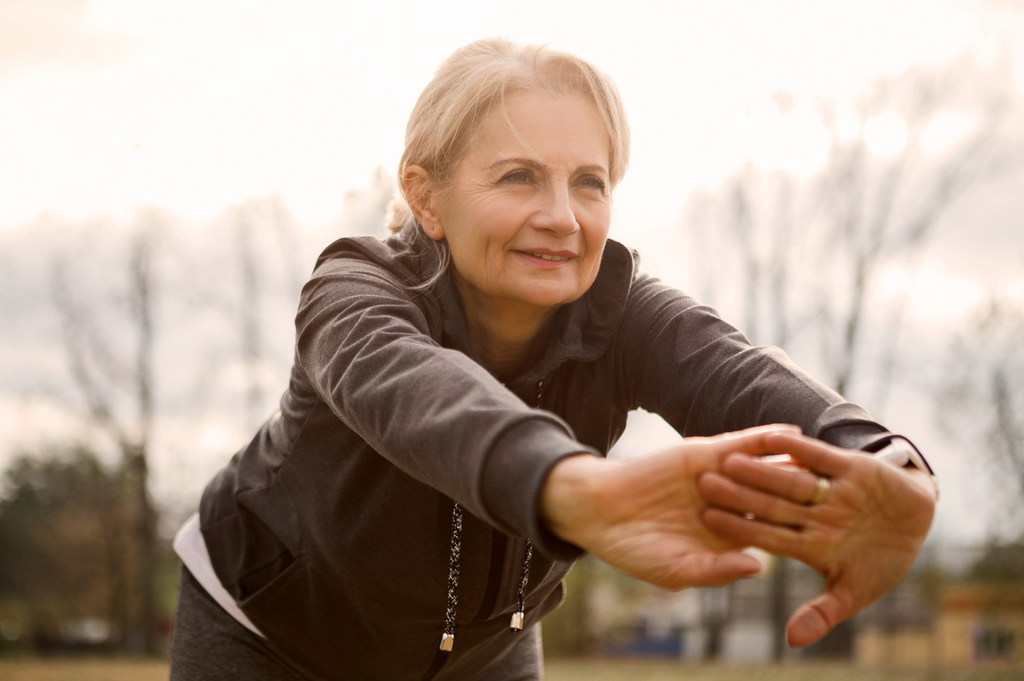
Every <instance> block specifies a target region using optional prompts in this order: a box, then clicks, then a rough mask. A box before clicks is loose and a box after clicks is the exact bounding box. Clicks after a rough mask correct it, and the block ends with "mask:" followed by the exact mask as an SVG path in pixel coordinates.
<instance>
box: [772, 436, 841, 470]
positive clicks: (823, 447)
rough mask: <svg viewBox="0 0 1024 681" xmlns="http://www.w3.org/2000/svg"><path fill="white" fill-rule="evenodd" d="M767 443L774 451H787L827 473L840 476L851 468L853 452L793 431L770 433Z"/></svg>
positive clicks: (805, 463) (802, 461) (797, 459)
mask: <svg viewBox="0 0 1024 681" xmlns="http://www.w3.org/2000/svg"><path fill="white" fill-rule="evenodd" d="M765 440H766V444H767V445H768V447H769V449H770V450H771V451H773V452H785V453H787V454H789V455H790V456H792V457H793V458H794V459H795V460H796V461H798V462H799V463H801V464H803V465H804V466H806V467H807V468H810V469H811V470H813V471H815V472H817V473H820V474H822V475H827V476H829V477H830V478H835V477H839V476H840V475H842V474H843V473H845V472H846V471H847V470H849V468H850V459H851V457H852V456H853V455H852V454H849V453H847V452H846V451H844V450H842V449H839V448H837V447H833V446H832V445H830V444H827V443H825V442H822V441H821V440H815V439H813V438H809V437H804V436H802V435H793V434H791V433H781V432H777V433H769V434H768V435H766V436H765Z"/></svg>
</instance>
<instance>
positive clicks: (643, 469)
mask: <svg viewBox="0 0 1024 681" xmlns="http://www.w3.org/2000/svg"><path fill="white" fill-rule="evenodd" d="M787 432H788V433H797V432H799V429H798V428H796V427H795V426H785V425H778V426H763V427H759V428H752V429H749V430H744V431H740V432H737V433H728V434H725V435H719V436H716V437H711V438H688V439H687V440H686V441H685V442H683V444H681V445H679V446H677V447H673V448H671V449H668V450H665V451H662V452H659V453H657V454H652V455H650V456H646V457H642V458H639V459H633V460H631V461H627V462H618V461H609V460H607V459H601V458H598V457H595V456H590V455H580V456H573V457H569V458H567V459H563V460H562V461H560V462H559V463H558V464H556V465H555V467H554V468H553V469H552V470H551V473H550V475H549V476H548V479H547V481H546V482H545V485H544V487H543V489H542V490H541V495H540V513H541V517H542V518H543V519H544V521H545V522H546V524H547V526H548V527H549V528H550V529H551V531H552V532H554V533H555V534H556V535H558V536H559V537H561V538H562V539H565V540H566V541H569V542H572V543H573V544H576V545H577V546H579V547H581V548H583V549H585V550H587V551H589V552H590V553H592V554H594V555H595V556H597V557H598V558H600V559H601V560H603V561H604V562H606V563H608V564H609V565H611V566H612V567H615V568H616V569H618V570H620V571H622V572H624V573H626V574H629V575H632V576H634V577H637V578H639V579H642V580H645V581H647V582H650V583H652V584H655V585H657V586H660V587H662V588H665V589H683V588H686V587H691V586H719V585H722V584H729V583H732V582H734V581H735V580H737V579H739V578H741V577H751V576H753V575H756V574H758V573H759V572H760V571H761V564H760V563H759V562H758V561H757V559H756V558H754V557H752V556H748V555H745V554H743V553H740V552H739V551H738V550H737V549H739V548H741V547H742V546H744V545H745V543H744V542H736V541H732V540H726V539H722V538H721V537H719V536H716V535H715V534H714V533H712V532H710V531H709V530H708V529H707V528H706V527H704V525H703V524H702V523H701V521H700V516H699V512H700V510H701V508H703V507H704V506H705V502H704V500H703V499H701V497H700V494H699V493H698V492H697V478H698V476H699V475H700V474H701V473H704V472H707V471H712V470H716V469H718V468H719V467H720V466H721V465H722V462H724V461H725V460H726V458H727V457H729V456H730V455H732V454H735V453H741V454H746V455H750V456H753V455H757V454H763V453H765V452H766V451H769V446H768V444H767V442H768V441H767V438H769V437H770V436H772V435H773V434H780V433H787Z"/></svg>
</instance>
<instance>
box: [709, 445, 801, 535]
mask: <svg viewBox="0 0 1024 681" xmlns="http://www.w3.org/2000/svg"><path fill="white" fill-rule="evenodd" d="M737 459H738V460H740V461H742V462H744V463H753V462H751V461H750V460H749V459H745V458H743V457H731V458H730V459H729V460H728V461H727V462H726V463H727V464H729V463H731V462H733V461H735V460H737ZM757 465H758V466H760V467H761V468H767V466H764V464H757ZM812 480H813V476H812ZM737 482H739V483H741V484H737ZM743 484H750V483H747V482H745V481H744V480H738V481H737V480H736V478H735V476H733V479H729V478H726V477H723V476H721V475H718V474H716V473H705V474H704V475H702V476H700V478H698V479H697V490H698V491H699V492H700V495H701V497H703V498H704V501H706V502H708V503H709V504H711V505H712V506H717V507H718V508H722V509H726V510H729V511H734V512H736V513H739V514H740V515H747V514H750V515H753V516H755V517H756V518H758V519H760V520H767V521H769V522H772V523H776V524H780V525H790V526H800V525H803V522H804V518H805V515H806V511H807V509H806V507H804V506H801V505H799V504H797V503H794V502H791V501H788V500H786V499H783V498H781V495H780V494H779V493H778V492H776V491H774V490H771V489H769V490H768V492H767V493H766V492H762V491H759V490H757V489H751V487H753V486H754V485H751V487H745V486H743ZM813 484H814V483H813V482H811V485H812V486H813Z"/></svg>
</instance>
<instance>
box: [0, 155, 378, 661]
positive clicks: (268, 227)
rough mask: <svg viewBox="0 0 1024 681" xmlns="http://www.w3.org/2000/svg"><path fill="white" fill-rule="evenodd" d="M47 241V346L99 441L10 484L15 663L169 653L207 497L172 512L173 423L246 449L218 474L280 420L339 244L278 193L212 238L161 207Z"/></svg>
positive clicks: (4, 642)
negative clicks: (305, 294)
mask: <svg viewBox="0 0 1024 681" xmlns="http://www.w3.org/2000/svg"><path fill="white" fill-rule="evenodd" d="M391 192H392V185H391V184H390V179H389V178H387V177H386V176H385V175H384V173H383V171H382V170H378V171H377V173H376V174H375V175H374V177H373V178H372V181H371V186H370V188H369V189H368V190H367V191H356V192H349V193H348V194H346V196H345V197H344V201H343V203H342V214H341V217H340V218H339V219H338V220H337V221H336V222H334V223H333V224H331V225H328V226H327V231H328V234H329V235H330V238H338V237H340V236H345V235H346V234H353V233H366V231H367V228H368V226H369V223H370V222H371V221H373V222H375V223H376V224H377V225H378V227H379V228H382V227H383V216H384V211H385V207H386V202H387V200H388V199H389V198H390V195H391ZM35 228H36V230H37V233H36V234H35V235H31V236H30V237H29V239H30V240H29V241H28V242H27V244H25V245H24V246H22V249H20V250H23V249H24V248H29V249H32V250H35V249H36V248H38V244H39V243H42V244H44V258H45V259H46V260H47V262H48V265H49V268H48V269H49V271H48V275H47V277H46V284H47V286H46V288H48V289H49V303H50V306H49V312H50V314H52V315H53V316H54V318H55V320H56V322H57V323H56V328H57V329H58V330H59V334H60V336H59V338H54V339H48V340H46V341H43V340H42V339H39V342H49V343H54V344H57V345H59V346H60V348H61V350H62V353H61V354H63V356H64V359H65V361H66V366H67V373H66V374H65V379H64V381H63V382H62V384H61V386H60V387H59V388H51V389H50V391H49V392H50V394H51V396H53V397H55V398H56V399H57V401H58V402H59V403H60V404H61V406H62V409H63V410H64V411H65V412H66V418H67V420H69V421H72V420H76V421H78V423H79V424H80V427H79V431H80V434H79V438H80V442H81V443H84V444H81V443H76V442H74V441H72V442H71V443H61V442H49V443H45V442H44V444H40V445H39V447H38V448H36V449H31V450H26V451H22V452H20V453H19V454H18V455H17V456H16V457H15V458H14V460H13V463H11V464H10V465H9V467H8V468H7V470H6V471H5V473H4V476H3V483H2V485H0V652H2V651H3V650H4V649H5V648H13V649H19V650H31V651H35V652H41V653H46V652H55V651H61V650H74V649H86V648H88V649H91V650H110V651H120V652H129V653H137V654H138V653H140V654H153V653H159V652H161V651H163V650H165V648H166V645H167V642H168V636H167V635H168V633H169V631H170V629H169V627H170V621H171V617H172V615H173V608H174V595H175V593H176V587H177V578H178V575H177V568H178V561H177V558H176V557H175V556H174V554H173V551H172V550H171V547H170V535H171V534H172V533H173V531H174V529H175V528H176V527H177V525H178V524H180V521H181V520H182V519H183V515H187V514H188V513H190V512H191V511H193V510H195V507H196V505H197V504H198V498H192V497H191V496H190V497H189V498H187V499H171V500H166V499H165V500H160V501H163V504H162V505H161V503H160V502H159V501H158V500H157V499H156V498H155V497H154V493H153V487H154V480H153V457H154V451H155V449H157V448H160V449H162V450H163V451H164V452H167V450H168V448H169V446H170V447H173V445H168V441H167V439H166V432H167V429H168V424H171V423H175V422H178V423H181V422H184V423H198V422H202V421H204V420H207V419H208V418H212V420H214V421H217V422H222V421H224V420H225V419H227V420H228V421H230V422H233V423H234V424H236V426H237V427H236V428H235V429H234V431H236V432H237V433H238V434H239V436H238V440H237V441H235V440H230V443H229V444H226V445H225V449H224V451H223V452H221V453H220V455H219V456H218V457H217V458H215V459H214V460H213V461H212V462H211V468H212V469H213V470H216V469H217V468H220V466H222V465H223V464H224V463H226V461H227V458H228V457H229V456H230V455H231V454H232V453H233V452H234V451H235V450H237V449H238V448H240V447H241V446H242V445H244V443H245V438H247V437H251V435H252V433H254V432H255V430H256V428H257V426H258V424H259V423H260V422H261V421H262V420H263V419H264V418H266V417H268V416H269V415H270V414H271V413H272V411H273V404H274V398H275V395H274V392H275V391H280V390H283V389H284V387H285V385H286V381H287V372H288V368H289V367H290V360H291V352H290V350H291V341H292V338H291V335H292V331H291V326H292V325H291V319H292V315H293V312H294V308H295V304H296V301H297V298H298V292H299V288H300V287H301V285H302V283H303V281H304V278H305V274H306V272H305V270H307V268H308V269H309V270H311V269H312V263H313V260H314V257H313V255H314V254H315V253H316V252H319V250H320V249H322V248H323V247H324V246H325V245H326V243H325V242H324V241H323V237H322V235H316V238H315V244H314V245H313V247H312V248H305V247H304V244H303V243H302V242H301V239H300V232H299V230H298V229H297V225H296V223H295V220H294V219H293V218H292V216H291V215H290V213H289V212H288V210H287V208H286V207H285V206H284V204H283V202H282V201H281V200H280V198H277V197H269V198H255V199H251V200H248V201H246V202H244V203H241V204H239V205H236V206H232V207H231V208H229V209H228V210H226V211H225V212H224V213H223V214H221V215H220V216H218V217H216V218H215V219H214V220H212V221H211V222H209V223H207V224H205V225H203V226H202V228H201V229H200V230H194V229H191V228H189V227H186V226H184V225H182V224H181V223H180V222H179V221H178V220H177V219H176V218H175V217H174V216H172V215H170V214H168V213H167V212H165V211H162V210H159V209H156V208H142V209H140V210H138V211H137V212H136V213H135V214H134V215H132V216H131V217H130V218H129V219H128V220H127V221H123V222H119V221H115V220H112V219H108V218H99V219H96V220H93V221H89V222H86V223H84V224H67V223H62V222H60V221H56V223H55V222H54V221H53V220H52V219H50V218H44V219H43V220H42V221H41V223H40V224H38V225H36V226H35ZM26 288H27V290H29V291H31V292H32V293H35V291H34V290H32V287H31V286H27V287H26ZM41 303H43V301H40V300H35V299H33V300H30V301H28V304H27V305H25V308H26V309H28V310H31V311H32V312H33V313H36V312H38V311H39V309H40V307H44V306H43V305H40V304H41ZM211 414H212V417H211ZM188 430H189V431H191V432H194V433H198V432H201V430H202V429H201V428H200V427H197V426H194V425H193V426H191V427H189V429H188ZM162 433H163V434H164V439H163V440H162V441H161V434H162ZM154 443H157V444H154ZM192 446H194V443H192ZM165 456H166V454H165ZM164 470H166V464H165V466H164ZM211 474H212V471H211ZM186 477H188V478H190V479H191V478H194V477H195V474H194V473H189V474H187V475H186ZM204 477H208V476H204ZM202 484H205V480H203V481H202ZM199 489H201V486H200V487H199ZM179 492H180V490H179ZM168 502H170V503H171V505H170V506H168ZM175 503H177V504H178V505H179V507H178V508H175V507H174V505H173V504H175Z"/></svg>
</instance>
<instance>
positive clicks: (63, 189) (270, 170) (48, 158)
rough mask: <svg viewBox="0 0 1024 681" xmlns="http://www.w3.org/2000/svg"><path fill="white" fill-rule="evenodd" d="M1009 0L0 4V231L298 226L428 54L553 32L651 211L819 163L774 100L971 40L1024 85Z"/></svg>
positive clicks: (399, 119) (642, 210) (638, 202)
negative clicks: (58, 225) (577, 60)
mask: <svg viewBox="0 0 1024 681" xmlns="http://www.w3.org/2000/svg"><path fill="white" fill-rule="evenodd" d="M625 8H628V9H625ZM1021 8H1022V3H1020V2H1003V3H1000V2H973V3H972V2H962V1H961V2H955V1H951V0H921V1H916V0H913V1H912V0H884V1H876V0H866V1H863V2H858V3H845V2H844V3H839V2H820V1H818V2H814V1H802V0H799V1H798V0H786V1H775V2H756V1H753V0H749V1H745V2H740V1H736V0H724V1H719V0H716V1H715V2H707V1H706V2H679V1H671V2H670V1H667V0H666V1H664V2H651V1H640V2H630V3H626V4H623V3H621V2H601V1H597V2H588V3H585V4H580V3H568V2H566V3H560V2H550V0H542V1H540V2H538V1H534V0H526V1H524V2H518V3H500V4H499V3H486V2H446V3H443V4H440V5H439V4H435V3H423V2H386V1H385V2H372V3H369V2H368V3H351V2H345V3H329V2H315V1H312V0H175V1H174V2H171V1H170V0H0V187H2V188H3V193H4V200H3V201H2V202H0V227H2V226H7V227H10V226H15V225H19V224H22V223H24V222H26V221H29V220H31V219H33V218H34V217H35V216H37V215H38V214H39V213H40V212H42V211H58V212H60V213H62V214H66V215H69V216H86V215H92V214H94V213H96V212H97V211H99V210H119V209H124V208H126V207H130V206H132V205H134V204H135V203H137V202H140V201H142V202H157V203H159V204H161V205H164V206H166V207H168V208H170V209H172V210H174V211H176V212H178V213H181V214H184V215H188V216H193V217H197V218H202V217H207V216H209V215H212V214H214V213H216V212H217V211H219V210H221V209H222V208H223V207H224V206H225V205H230V204H231V203H234V202H237V201H239V200H242V199H244V198H246V197H248V196H251V195H253V194H265V193H270V192H280V193H281V194H283V195H284V197H285V198H286V200H287V201H288V203H289V205H290V206H291V207H292V209H293V210H294V211H295V212H296V213H297V215H298V216H299V217H300V219H304V220H308V221H319V220H324V219H327V218H329V217H332V216H334V215H336V214H337V212H338V211H339V208H340V205H341V201H340V197H341V195H342V193H343V190H344V189H345V188H347V187H350V186H361V185H363V184H365V183H366V182H368V179H369V177H370V173H371V172H372V170H373V168H374V167H376V166H377V165H383V166H384V167H385V168H386V169H388V170H389V171H391V170H392V169H393V168H394V167H395V165H396V164H397V159H398V156H399V154H400V151H401V139H402V133H403V130H404V124H405V119H406V116H407V115H408V111H409V109H410V108H411V106H412V103H413V101H414V99H415V97H416V95H417V94H418V92H419V91H420V90H421V89H422V87H423V85H424V84H425V83H426V81H427V80H428V79H429V77H430V75H431V72H432V70H433V68H434V67H435V66H436V65H437V63H438V62H439V61H440V60H441V59H443V58H444V56H446V55H447V54H449V53H450V52H451V51H452V50H453V49H455V48H456V47H458V46H460V45H462V44H464V43H466V42H468V41H470V40H472V39H475V38H479V37H484V36H489V35H495V34H501V35H508V36H510V37H513V38H515V39H518V40H522V41H531V42H533V41H537V42H556V43H559V44H561V45H563V46H565V47H567V48H569V49H571V50H573V51H576V52H578V53H580V54H582V55H584V56H586V57H588V58H590V59H592V60H593V61H595V62H596V63H597V64H598V65H599V66H600V67H602V68H603V69H605V70H606V71H608V72H609V73H610V74H611V75H612V76H613V77H614V78H615V79H616V81H617V82H618V84H619V86H620V88H621V90H622V92H623V95H624V97H625V100H626V104H627V107H628V110H629V113H630V117H631V120H632V124H633V130H634V136H635V141H636V146H635V154H634V157H633V163H632V170H631V172H630V174H629V175H628V176H627V180H626V182H625V183H624V184H623V186H622V187H621V191H620V192H619V197H618V204H619V214H620V220H621V221H622V222H623V223H626V224H637V225H642V226H650V225H657V224H663V223H666V222H668V221H670V220H671V219H672V218H673V217H674V215H675V213H676V211H677V210H678V204H679V203H680V202H681V201H682V199H683V198H685V196H686V195H687V194H688V193H689V191H690V190H691V189H692V188H693V187H695V186H697V185H699V184H701V183H703V182H708V181H713V180H714V179H715V178H716V177H717V176H718V175H720V174H722V173H724V172H725V171H726V170H728V169H731V168H733V167H734V166H735V165H736V164H737V163H738V162H740V161H741V160H743V159H746V158H750V157H754V158H757V159H759V160H761V161H763V162H767V163H771V164H775V165H779V166H783V167H788V168H791V169H793V170H795V171H797V172H800V171H802V170H804V169H807V168H809V167H810V166H812V165H813V164H814V163H815V162H816V161H817V160H818V159H819V158H820V155H821V153H822V152H823V144H824V142H823V140H822V139H821V137H820V135H817V136H816V135H815V131H814V129H813V126H807V125H800V121H799V120H797V121H791V122H790V123H789V125H788V126H782V127H780V126H779V125H778V122H777V121H772V120H770V119H769V118H767V117H766V116H765V115H763V112H761V111H759V110H758V109H757V107H756V106H754V105H756V104H757V103H758V102H760V101H763V100H764V98H765V97H766V95H767V94H768V93H770V92H773V91H776V90H780V89H784V90H789V91H795V92H797V93H805V94H806V93H813V94H815V95H823V96H825V95H827V96H836V95H851V94H854V93H856V92H858V91H859V90H860V89H861V88H862V87H863V86H864V84H865V83H866V82H868V81H870V80H871V79H873V78H876V77H878V76H879V75H884V74H897V73H899V72H901V71H903V70H904V69H906V68H907V67H908V66H910V65H913V64H922V63H924V64H928V63H933V64H938V63H945V62H948V61H950V60H952V59H953V58H955V57H956V56H957V55H959V54H963V53H966V52H971V53H973V54H976V55H979V56H980V58H981V59H984V60H989V61H995V60H998V59H1002V60H1004V61H1008V62H1010V63H1016V65H1017V77H1018V82H1021V81H1022V80H1024V68H1022V66H1024V48H1022V47H1021V46H1022V45H1024V10H1022V9H1021ZM652 197H660V198H661V200H652ZM669 197H674V198H675V200H665V199H667V198H669Z"/></svg>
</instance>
